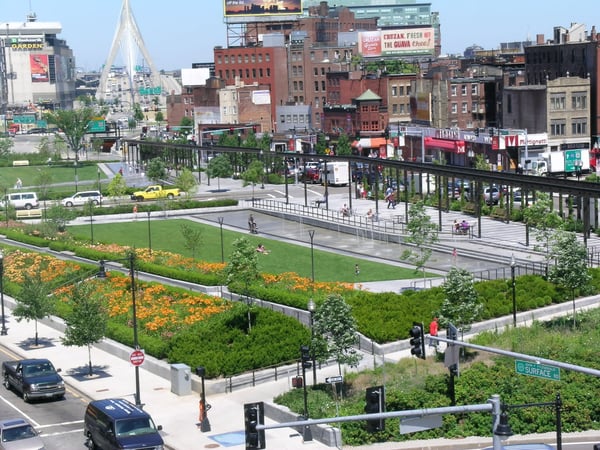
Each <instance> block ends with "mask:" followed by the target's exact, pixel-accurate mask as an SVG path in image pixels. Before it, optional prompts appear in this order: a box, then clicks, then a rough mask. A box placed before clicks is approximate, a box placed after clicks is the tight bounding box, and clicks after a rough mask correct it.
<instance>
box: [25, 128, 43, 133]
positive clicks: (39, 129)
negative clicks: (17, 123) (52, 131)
mask: <svg viewBox="0 0 600 450" xmlns="http://www.w3.org/2000/svg"><path fill="white" fill-rule="evenodd" d="M47 132H48V130H47V129H46V128H30V129H29V130H27V134H43V133H47Z"/></svg>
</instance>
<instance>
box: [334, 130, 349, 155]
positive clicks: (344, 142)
mask: <svg viewBox="0 0 600 450" xmlns="http://www.w3.org/2000/svg"><path fill="white" fill-rule="evenodd" d="M335 154H336V155H338V156H340V155H351V154H352V147H351V146H350V139H349V138H348V135H347V134H346V133H342V134H340V137H339V138H338V141H337V146H336V147H335Z"/></svg>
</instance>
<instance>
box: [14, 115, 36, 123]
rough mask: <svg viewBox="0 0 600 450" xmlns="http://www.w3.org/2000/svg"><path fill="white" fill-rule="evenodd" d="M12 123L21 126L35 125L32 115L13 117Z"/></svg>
mask: <svg viewBox="0 0 600 450" xmlns="http://www.w3.org/2000/svg"><path fill="white" fill-rule="evenodd" d="M13 123H22V124H34V123H35V116H34V115H30V116H25V115H18V116H17V115H14V116H13Z"/></svg>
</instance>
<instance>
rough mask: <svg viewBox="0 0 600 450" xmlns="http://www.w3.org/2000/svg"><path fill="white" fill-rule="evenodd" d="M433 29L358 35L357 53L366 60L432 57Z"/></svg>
mask: <svg viewBox="0 0 600 450" xmlns="http://www.w3.org/2000/svg"><path fill="white" fill-rule="evenodd" d="M434 44H435V43H434V32H433V28H406V29H395V30H379V31H366V32H362V33H358V51H359V53H360V54H361V55H362V56H363V57H366V58H369V57H380V56H398V55H432V54H433V52H434Z"/></svg>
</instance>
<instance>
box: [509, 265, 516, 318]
mask: <svg viewBox="0 0 600 450" xmlns="http://www.w3.org/2000/svg"><path fill="white" fill-rule="evenodd" d="M516 267H517V262H516V261H515V255H514V254H513V255H512V256H511V258H510V278H511V282H512V304H513V327H515V328H516V327H517V295H516V294H517V292H516V286H515V268H516Z"/></svg>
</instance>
